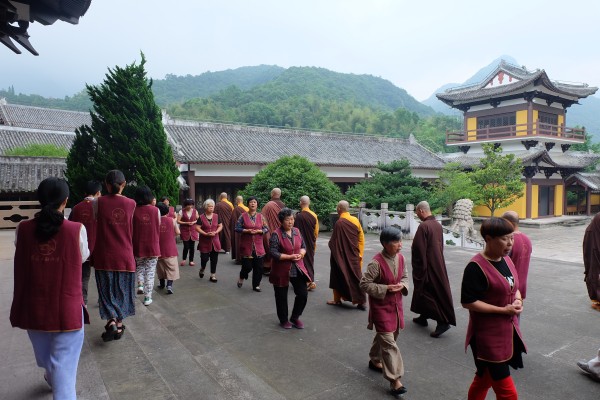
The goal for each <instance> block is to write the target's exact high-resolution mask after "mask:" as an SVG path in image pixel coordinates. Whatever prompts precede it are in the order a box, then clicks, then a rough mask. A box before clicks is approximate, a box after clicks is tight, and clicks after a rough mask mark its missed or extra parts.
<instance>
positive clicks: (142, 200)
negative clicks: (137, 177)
mask: <svg viewBox="0 0 600 400" xmlns="http://www.w3.org/2000/svg"><path fill="white" fill-rule="evenodd" d="M134 200H135V204H137V205H138V206H145V205H147V204H152V200H154V195H153V194H152V190H150V188H149V187H148V186H145V185H144V186H138V187H137V188H136V189H135V195H134Z"/></svg>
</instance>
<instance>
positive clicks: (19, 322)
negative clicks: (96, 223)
mask: <svg viewBox="0 0 600 400" xmlns="http://www.w3.org/2000/svg"><path fill="white" fill-rule="evenodd" d="M36 224H37V221H36V220H35V219H34V220H30V221H23V222H21V224H19V231H18V237H17V248H16V250H15V259H14V292H13V303H12V307H11V310H10V322H11V324H12V326H14V327H18V328H22V329H33V330H39V331H47V332H48V331H50V332H64V331H74V330H78V329H81V328H82V327H83V324H82V318H81V317H82V311H83V309H84V307H83V295H82V292H81V263H82V259H81V250H80V249H79V232H80V231H81V224H80V223H78V222H71V221H64V222H63V225H62V226H61V227H60V230H59V231H58V233H57V234H56V235H55V236H54V237H52V238H51V239H50V240H49V241H47V242H42V243H40V242H39V241H38V240H37V239H36V238H35V235H34V232H35V226H36Z"/></svg>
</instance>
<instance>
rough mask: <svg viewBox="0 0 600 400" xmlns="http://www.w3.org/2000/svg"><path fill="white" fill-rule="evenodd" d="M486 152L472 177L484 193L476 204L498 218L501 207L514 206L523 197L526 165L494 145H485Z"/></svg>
mask: <svg viewBox="0 0 600 400" xmlns="http://www.w3.org/2000/svg"><path fill="white" fill-rule="evenodd" d="M483 151H484V154H485V157H484V158H482V159H481V164H480V165H479V166H477V167H475V168H474V169H473V171H472V172H471V173H469V177H470V178H471V181H472V182H473V184H474V185H475V189H476V190H477V191H478V192H479V193H480V196H479V199H478V201H477V202H476V203H475V204H478V205H483V206H485V207H487V208H488V209H489V210H490V212H491V214H492V216H494V212H495V211H496V210H497V209H498V208H503V207H507V206H509V205H511V204H512V203H514V202H515V201H516V200H517V199H518V198H519V197H521V196H522V195H523V189H524V187H525V184H524V183H523V182H521V177H522V174H523V166H522V164H521V160H519V159H516V158H515V155H514V154H507V155H502V148H501V147H497V148H496V147H495V146H494V145H493V144H491V143H488V144H484V145H483Z"/></svg>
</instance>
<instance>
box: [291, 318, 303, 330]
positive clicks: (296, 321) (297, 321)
mask: <svg viewBox="0 0 600 400" xmlns="http://www.w3.org/2000/svg"><path fill="white" fill-rule="evenodd" d="M290 322H291V323H292V326H293V327H294V328H296V329H304V323H303V322H302V321H300V319H291V320H290Z"/></svg>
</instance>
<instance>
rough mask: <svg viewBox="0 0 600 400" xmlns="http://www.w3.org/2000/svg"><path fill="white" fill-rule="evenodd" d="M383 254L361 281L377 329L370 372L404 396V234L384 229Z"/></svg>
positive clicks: (382, 232)
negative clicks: (401, 338) (400, 342)
mask: <svg viewBox="0 0 600 400" xmlns="http://www.w3.org/2000/svg"><path fill="white" fill-rule="evenodd" d="M379 241H380V242H381V245H382V246H383V250H382V251H381V252H380V253H378V254H377V255H375V257H373V260H371V262H370V263H369V265H368V266H367V270H366V271H365V272H364V273H363V276H362V278H361V280H360V288H361V290H362V291H364V292H365V293H366V294H367V295H368V296H369V325H368V326H367V328H368V329H373V326H375V331H376V332H377V333H376V334H375V338H373V344H372V345H371V350H370V351H369V358H370V360H369V369H371V370H374V371H376V372H380V373H382V374H383V377H384V378H385V379H386V380H387V381H389V382H390V393H391V394H392V395H393V396H396V397H397V396H400V395H401V394H403V393H406V387H405V386H404V385H402V383H401V382H400V378H402V376H403V375H404V363H403V362H402V355H401V354H400V349H399V348H398V345H397V344H396V340H397V339H398V334H399V332H400V329H404V311H403V309H402V296H406V295H407V294H408V274H407V273H406V269H405V268H404V256H403V255H402V254H400V250H401V249H402V233H401V232H400V231H399V230H398V229H396V228H392V227H389V228H384V229H383V230H382V231H381V235H379Z"/></svg>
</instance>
